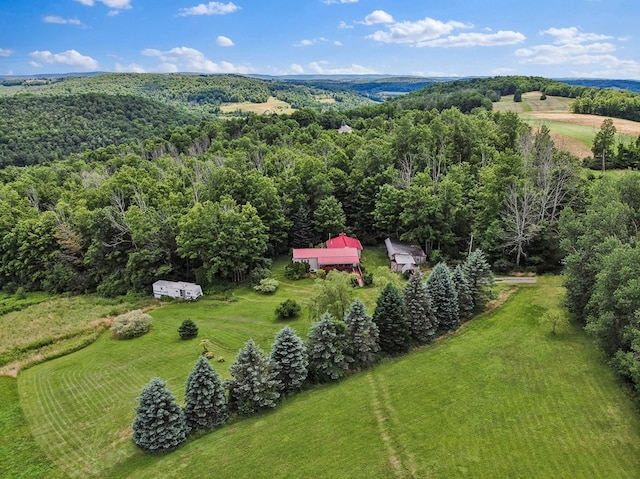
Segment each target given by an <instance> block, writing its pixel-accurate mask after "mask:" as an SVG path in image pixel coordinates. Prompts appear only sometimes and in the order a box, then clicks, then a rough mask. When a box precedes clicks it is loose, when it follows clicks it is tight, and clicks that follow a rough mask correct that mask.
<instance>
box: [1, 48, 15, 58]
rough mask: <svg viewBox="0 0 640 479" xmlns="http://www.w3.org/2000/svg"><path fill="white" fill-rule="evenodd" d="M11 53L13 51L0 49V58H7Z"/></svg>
mask: <svg viewBox="0 0 640 479" xmlns="http://www.w3.org/2000/svg"><path fill="white" fill-rule="evenodd" d="M12 53H13V50H9V49H8V48H0V57H8V56H10V55H11V54H12Z"/></svg>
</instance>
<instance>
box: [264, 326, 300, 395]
mask: <svg viewBox="0 0 640 479" xmlns="http://www.w3.org/2000/svg"><path fill="white" fill-rule="evenodd" d="M308 365H309V361H308V360H307V352H306V350H305V345H304V342H303V341H302V339H300V338H299V337H298V335H297V334H296V332H295V331H294V330H293V329H291V328H290V327H289V326H285V327H284V328H282V329H281V330H280V331H279V332H278V334H276V340H275V342H274V343H273V346H271V369H272V370H273V372H274V374H275V379H276V380H277V381H278V389H279V390H280V392H281V393H282V394H287V393H289V392H292V391H296V390H298V389H300V388H301V387H302V384H303V383H304V381H305V379H307V374H308Z"/></svg>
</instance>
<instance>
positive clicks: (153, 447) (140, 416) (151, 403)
mask: <svg viewBox="0 0 640 479" xmlns="http://www.w3.org/2000/svg"><path fill="white" fill-rule="evenodd" d="M138 403H139V406H138V407H136V408H135V411H136V417H135V419H134V420H133V424H132V425H131V427H132V428H133V441H134V442H135V443H136V445H137V446H138V447H139V448H140V449H142V450H144V451H145V452H148V453H149V454H164V453H167V452H170V451H173V450H174V449H177V448H178V447H179V446H180V444H182V443H183V442H184V441H185V440H186V438H187V424H186V421H185V417H184V412H183V411H182V408H181V407H180V406H179V405H178V403H177V402H176V398H175V397H174V396H173V394H171V392H170V391H169V390H168V389H167V383H166V382H164V381H162V380H161V379H160V378H153V379H152V380H151V382H149V384H147V385H146V386H145V387H144V388H143V389H142V393H141V394H140V397H138Z"/></svg>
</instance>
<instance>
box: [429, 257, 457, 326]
mask: <svg viewBox="0 0 640 479" xmlns="http://www.w3.org/2000/svg"><path fill="white" fill-rule="evenodd" d="M427 290H428V291H429V296H430V297H431V306H432V307H433V312H434V314H435V315H436V318H438V325H439V329H440V330H441V331H451V330H454V329H457V328H458V327H459V326H460V315H459V311H458V293H457V292H456V286H455V285H454V284H453V280H452V279H451V272H450V271H449V268H448V267H447V265H446V264H445V263H438V264H437V265H435V266H434V268H433V270H431V274H430V275H429V277H428V278H427Z"/></svg>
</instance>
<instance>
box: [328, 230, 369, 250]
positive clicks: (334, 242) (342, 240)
mask: <svg viewBox="0 0 640 479" xmlns="http://www.w3.org/2000/svg"><path fill="white" fill-rule="evenodd" d="M327 248H357V249H359V250H362V244H361V243H360V241H359V240H357V239H356V238H351V237H349V236H347V235H346V234H344V233H341V234H340V236H336V237H335V238H331V239H330V240H327Z"/></svg>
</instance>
